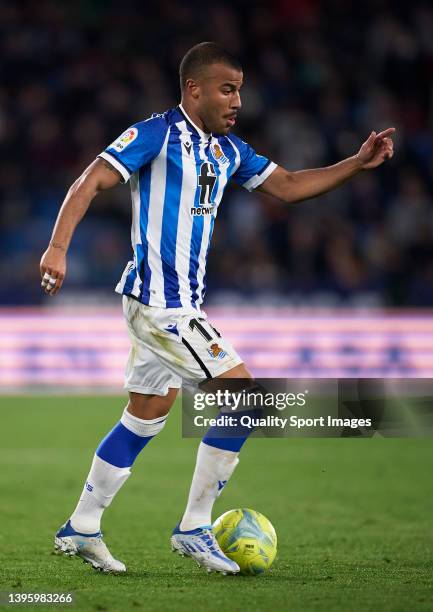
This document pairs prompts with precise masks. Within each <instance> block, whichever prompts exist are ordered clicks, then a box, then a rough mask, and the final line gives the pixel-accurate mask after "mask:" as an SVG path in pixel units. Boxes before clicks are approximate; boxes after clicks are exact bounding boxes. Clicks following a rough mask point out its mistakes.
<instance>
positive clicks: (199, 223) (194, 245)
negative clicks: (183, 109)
mask: <svg viewBox="0 0 433 612" xmlns="http://www.w3.org/2000/svg"><path fill="white" fill-rule="evenodd" d="M188 131H189V132H190V127H189V125H188ZM190 133H191V132H190ZM191 140H192V143H193V149H194V156H195V167H196V174H197V177H198V176H199V175H200V166H201V164H202V163H203V160H202V159H201V157H200V155H199V147H200V138H199V137H198V136H197V135H196V134H191ZM199 207H200V189H199V188H198V185H196V189H195V195H194V208H199ZM203 222H204V221H203V217H202V216H200V215H199V216H194V217H193V220H192V233H191V245H190V249H189V274H188V278H189V287H190V289H191V305H192V306H193V307H194V308H197V304H196V302H197V300H198V293H197V288H198V280H197V271H198V264H199V256H200V249H201V241H202V239H203Z"/></svg>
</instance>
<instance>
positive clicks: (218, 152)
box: [210, 142, 229, 164]
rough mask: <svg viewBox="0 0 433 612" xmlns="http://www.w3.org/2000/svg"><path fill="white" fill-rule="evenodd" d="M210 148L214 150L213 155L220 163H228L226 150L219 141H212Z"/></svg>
mask: <svg viewBox="0 0 433 612" xmlns="http://www.w3.org/2000/svg"><path fill="white" fill-rule="evenodd" d="M210 150H211V152H212V156H213V158H214V159H215V160H216V161H217V162H218V163H219V164H227V163H228V161H229V160H228V158H227V157H226V155H225V154H224V151H223V150H222V148H221V145H220V144H219V143H218V142H215V143H212V144H211V146H210Z"/></svg>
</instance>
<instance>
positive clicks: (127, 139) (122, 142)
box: [110, 127, 138, 153]
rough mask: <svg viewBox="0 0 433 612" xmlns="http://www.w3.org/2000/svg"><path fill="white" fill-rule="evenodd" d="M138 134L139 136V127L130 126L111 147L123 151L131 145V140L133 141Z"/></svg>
mask: <svg viewBox="0 0 433 612" xmlns="http://www.w3.org/2000/svg"><path fill="white" fill-rule="evenodd" d="M137 136H138V130H137V128H135V127H133V128H129V130H126V132H123V134H122V135H121V136H120V137H119V138H118V139H117V140H115V141H114V142H113V144H112V145H111V147H110V148H112V149H114V150H115V151H117V152H118V153H120V152H121V151H123V149H126V147H127V146H128V145H130V144H131V142H133V141H134V140H135V139H136V138H137Z"/></svg>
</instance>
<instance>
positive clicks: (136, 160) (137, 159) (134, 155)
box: [98, 115, 168, 183]
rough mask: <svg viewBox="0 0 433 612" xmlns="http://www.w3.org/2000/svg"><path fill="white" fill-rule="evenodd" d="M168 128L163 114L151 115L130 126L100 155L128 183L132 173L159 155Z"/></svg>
mask: <svg viewBox="0 0 433 612" xmlns="http://www.w3.org/2000/svg"><path fill="white" fill-rule="evenodd" d="M167 130H168V124H167V121H166V120H165V119H164V117H163V116H161V115H158V116H155V117H153V116H152V117H151V118H150V119H147V120H146V121H140V122H139V123H135V124H134V125H132V126H131V127H130V128H128V129H127V130H126V131H125V132H123V134H121V135H120V136H119V137H118V138H117V139H116V140H115V141H114V142H112V143H111V144H110V145H109V146H108V147H107V148H106V149H105V151H102V153H100V154H99V155H98V157H100V158H101V159H105V160H106V161H108V162H109V163H110V164H111V165H112V166H113V167H114V168H116V170H117V171H118V172H119V173H120V174H121V175H122V179H123V180H122V182H123V183H127V182H128V180H129V178H130V176H131V174H133V173H134V172H135V171H136V170H138V169H139V168H141V167H142V166H145V165H146V164H148V163H149V162H151V161H152V160H153V159H155V157H157V156H158V154H159V152H160V151H161V148H162V145H163V143H164V139H165V137H166V134H167Z"/></svg>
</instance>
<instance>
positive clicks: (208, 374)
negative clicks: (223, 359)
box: [182, 338, 213, 378]
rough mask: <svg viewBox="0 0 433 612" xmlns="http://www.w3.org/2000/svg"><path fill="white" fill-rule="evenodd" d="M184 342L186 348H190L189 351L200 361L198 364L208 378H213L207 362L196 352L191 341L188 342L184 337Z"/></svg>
mask: <svg viewBox="0 0 433 612" xmlns="http://www.w3.org/2000/svg"><path fill="white" fill-rule="evenodd" d="M182 342H183V344H184V345H185V346H186V348H187V349H188V350H189V352H190V353H191V355H192V356H193V357H194V359H195V360H196V362H197V363H198V365H199V366H200V367H201V369H202V370H203V372H204V373H205V375H206V378H213V376H212V374H211V373H210V372H209V370H208V369H207V367H206V366H205V364H204V363H203V361H202V360H201V359H200V357H199V356H198V355H197V353H196V352H195V350H194V349H193V348H192V346H191V345H190V343H189V342H187V341H186V340H185V338H182Z"/></svg>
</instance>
